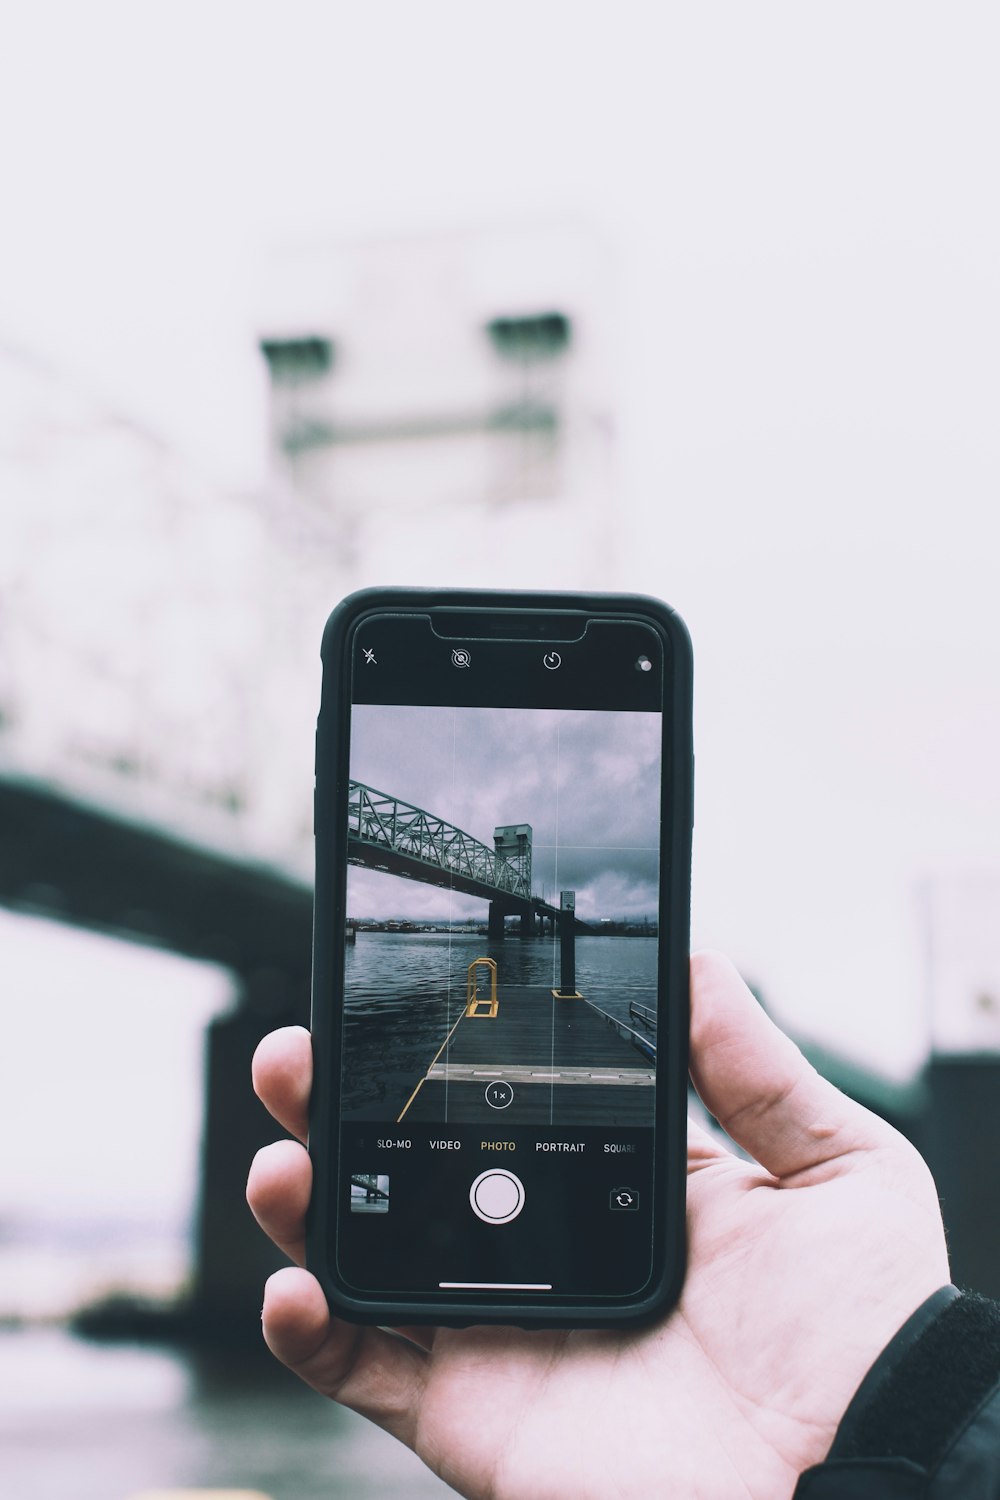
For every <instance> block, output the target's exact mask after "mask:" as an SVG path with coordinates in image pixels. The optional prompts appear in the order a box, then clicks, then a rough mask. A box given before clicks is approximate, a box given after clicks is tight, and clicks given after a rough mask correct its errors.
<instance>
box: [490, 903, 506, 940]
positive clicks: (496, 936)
mask: <svg viewBox="0 0 1000 1500" xmlns="http://www.w3.org/2000/svg"><path fill="white" fill-rule="evenodd" d="M506 915H507V913H506V911H505V910H504V908H503V906H502V905H501V904H500V902H499V901H491V902H490V910H489V916H488V917H487V919H486V932H487V936H488V937H489V938H490V939H491V940H492V941H493V942H498V943H499V942H503V936H504V918H505V916H506Z"/></svg>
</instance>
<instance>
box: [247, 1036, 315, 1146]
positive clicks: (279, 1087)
mask: <svg viewBox="0 0 1000 1500" xmlns="http://www.w3.org/2000/svg"><path fill="white" fill-rule="evenodd" d="M251 1074H252V1077H253V1087H254V1093H255V1094H256V1095H257V1097H258V1099H259V1100H260V1101H261V1103H262V1104H263V1105H264V1106H265V1107H266V1108H267V1109H268V1110H270V1112H271V1114H272V1115H273V1116H274V1118H275V1119H276V1120H277V1122H278V1124H279V1125H283V1126H284V1127H285V1129H286V1130H287V1131H290V1133H291V1134H292V1135H294V1136H297V1137H298V1139H299V1140H300V1141H302V1142H303V1143H304V1142H305V1139H306V1136H307V1134H308V1132H309V1093H310V1090H311V1089H312V1042H311V1040H310V1037H309V1033H308V1031H306V1029H305V1027H304V1026H282V1027H280V1028H279V1029H278V1030H277V1031H271V1032H269V1033H268V1035H267V1036H265V1037H264V1038H263V1039H262V1040H261V1041H260V1042H259V1043H258V1046H257V1050H256V1052H255V1053H254V1055H253V1063H252V1064H251Z"/></svg>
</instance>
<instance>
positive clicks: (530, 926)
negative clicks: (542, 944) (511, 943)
mask: <svg viewBox="0 0 1000 1500" xmlns="http://www.w3.org/2000/svg"><path fill="white" fill-rule="evenodd" d="M537 930H538V929H537V926H536V923H535V913H534V912H533V911H523V912H522V913H521V936H522V937H534V935H535V933H536V931H537Z"/></svg>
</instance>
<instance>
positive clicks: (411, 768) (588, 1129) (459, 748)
mask: <svg viewBox="0 0 1000 1500" xmlns="http://www.w3.org/2000/svg"><path fill="white" fill-rule="evenodd" d="M404 639H405V638H404V637H398V638H396V637H394V636H393V635H392V633H391V632H390V633H389V635H388V638H385V637H383V638H381V639H376V635H375V633H374V632H371V631H369V632H368V634H367V635H365V634H364V632H362V633H361V634H360V635H359V643H358V646H357V648H356V663H355V699H356V701H355V703H354V706H353V708H352V721H351V731H350V761H349V764H350V784H349V787H348V793H347V860H348V878H347V894H346V912H345V916H344V922H345V930H344V939H345V941H344V974H343V983H344V1020H343V1036H342V1043H343V1045H342V1069H341V1080H340V1085H341V1122H342V1123H341V1180H340V1188H341V1190H342V1192H343V1194H344V1195H345V1201H346V1203H347V1204H348V1205H349V1212H348V1213H346V1214H342V1215H341V1217H340V1223H341V1230H340V1236H339V1243H338V1256H339V1261H340V1269H341V1272H342V1274H343V1275H344V1276H345V1278H346V1279H347V1280H348V1281H349V1282H350V1283H352V1284H354V1285H357V1286H359V1287H364V1288H366V1289H372V1290H377V1289H379V1288H383V1289H387V1290H389V1289H392V1290H399V1289H405V1290H409V1291H412V1292H417V1293H420V1292H423V1293H426V1294H427V1295H431V1294H437V1295H440V1294H441V1293H446V1292H448V1291H454V1292H461V1291H463V1290H469V1289H473V1288H475V1289H477V1290H492V1291H495V1292H497V1293H498V1294H503V1293H506V1292H509V1293H515V1292H516V1293H519V1294H524V1293H527V1294H532V1295H534V1294H538V1295H539V1296H540V1297H544V1296H545V1295H546V1294H548V1295H551V1294H552V1293H553V1292H556V1293H561V1294H564V1295H571V1294H572V1295H577V1296H579V1295H587V1294H594V1295H603V1296H607V1295H615V1294H619V1295H622V1296H626V1295H629V1294H633V1293H635V1292H636V1291H637V1290H639V1289H641V1286H642V1285H643V1283H644V1281H645V1280H646V1279H648V1277H649V1274H650V1238H651V1236H650V1223H651V1219H650V1215H651V1211H652V1201H651V1197H652V1189H651V1168H652V1145H653V1122H654V1102H655V1094H656V1090H655V1081H656V1047H657V997H658V964H657V955H658V915H659V864H660V847H659V846H660V785H661V754H662V748H661V747H662V720H661V713H660V710H659V702H660V697H661V685H660V681H659V678H660V673H659V671H658V670H657V668H656V667H655V665H654V657H653V655H652V652H650V653H649V654H645V653H643V652H642V651H639V652H636V651H635V649H634V647H635V640H634V639H633V638H631V637H630V638H629V639H628V640H625V641H623V642H622V650H621V652H620V653H619V655H620V660H619V659H618V656H616V655H615V653H614V652H612V660H611V663H610V670H611V672H612V675H613V674H615V673H618V674H620V675H621V677H622V679H623V681H624V683H625V687H626V689H627V691H625V692H622V693H619V695H618V697H619V699H620V700H624V701H625V702H626V703H627V704H628V706H626V707H620V706H613V707H597V706H593V704H594V700H595V698H596V699H598V700H600V699H601V697H602V696H604V695H603V694H602V692H601V691H600V684H599V683H598V682H596V681H595V680H594V677H593V675H592V672H591V673H588V662H589V666H590V667H591V668H592V669H594V670H597V669H598V667H599V666H600V667H602V668H603V666H604V662H605V657H606V656H607V655H608V652H607V650H603V651H602V652H601V653H600V661H599V662H598V661H597V660H596V659H594V660H591V658H593V657H594V649H593V642H591V643H590V648H589V650H588V647H587V645H586V643H585V644H583V645H579V644H578V645H568V646H564V647H561V648H559V649H558V650H556V649H552V650H546V649H544V648H543V646H542V645H540V644H537V643H531V644H527V643H525V644H521V643H518V644H517V645H511V646H509V647H508V648H507V650H508V655H510V654H511V653H513V654H514V656H515V657H516V660H515V662H514V664H513V665H514V668H515V670H514V672H513V674H512V671H511V663H510V661H507V662H504V661H503V660H502V657H503V648H502V647H500V646H495V645H494V646H490V647H489V648H486V647H484V648H482V649H479V650H477V648H476V645H475V644H474V643H473V644H470V645H455V644H453V643H450V644H444V643H441V642H439V641H433V640H431V641H428V642H426V643H425V648H426V650H427V651H428V652H429V653H431V655H432V656H433V659H434V670H435V679H434V681H435V684H436V685H435V687H434V688H433V690H432V691H428V689H427V687H426V686H425V688H424V693H425V694H426V695H427V696H432V697H435V698H437V699H441V698H443V697H444V696H445V695H446V693H448V688H449V685H450V688H451V691H450V694H448V695H449V696H452V697H454V698H455V699H460V700H464V701H456V702H451V703H448V702H441V701H435V702H430V703H426V702H417V703H413V702H397V701H392V702H378V701H357V700H358V699H359V698H361V697H362V696H364V697H367V698H369V699H371V698H373V697H378V696H380V695H381V694H382V693H385V692H390V691H391V690H392V685H393V684H392V680H390V679H395V682H396V692H395V693H394V694H393V696H403V694H402V693H401V692H400V691H399V686H400V683H399V673H398V671H397V672H391V671H387V672H385V673H384V675H383V676H382V678H381V680H380V679H379V673H380V671H381V669H382V667H383V666H385V665H387V664H388V663H389V661H390V660H391V659H392V653H393V652H397V653H398V652H400V651H401V650H403V649H404ZM406 649H407V654H408V659H409V658H410V653H411V651H412V646H411V645H409V643H407V646H406ZM366 653H367V655H366ZM421 654H422V652H421V651H417V653H416V656H417V660H416V662H413V661H412V660H411V662H410V664H411V667H412V668H413V672H412V675H411V676H409V679H408V680H409V684H410V685H409V687H408V689H407V696H417V695H418V694H419V692H420V689H419V687H418V683H419V680H420V676H421V673H420V671H419V670H418V668H419V666H420V657H421ZM564 658H566V659H568V665H569V666H570V669H571V670H570V671H569V672H566V674H565V676H564V677H563V678H562V679H560V680H559V681H558V684H557V683H556V681H555V679H556V678H557V676H558V674H559V673H560V672H561V671H563V670H564ZM396 665H397V667H398V665H399V663H398V661H397V663H396ZM574 667H575V671H574V670H573V669H574ZM477 670H478V671H479V672H480V674H481V675H480V677H479V679H478V681H477V679H476V678H475V676H474V674H475V673H476V672H477ZM519 674H523V675H521V679H520V686H519V687H516V688H515V687H513V686H512V683H511V678H512V675H513V677H514V681H515V682H517V680H518V676H519ZM498 681H501V682H503V683H504V684H506V686H505V689H504V694H505V695H506V697H508V698H509V697H511V696H515V695H517V696H524V697H525V698H528V699H529V702H528V703H527V704H510V703H503V704H501V705H499V706H498V705H497V704H495V703H491V702H489V701H488V699H489V698H490V697H491V696H496V695H498V687H497V683H498ZM574 683H578V684H579V685H580V686H579V689H578V690H576V691H575V690H574ZM584 684H585V686H584ZM477 696H479V697H482V698H483V699H484V701H483V702H480V703H476V702H475V701H472V702H470V701H468V700H469V699H473V700H474V699H475V698H476V697H477ZM574 699H576V700H583V706H574V702H573V700H574ZM531 700H534V701H531ZM546 700H548V701H546ZM553 700H554V701H553ZM560 700H563V701H560ZM566 700H569V701H568V702H567V701H566ZM614 701H615V700H614V697H612V702H614ZM644 704H654V705H655V706H653V707H644V706H642V705H644ZM633 705H635V706H633ZM390 1183H391V1193H390Z"/></svg>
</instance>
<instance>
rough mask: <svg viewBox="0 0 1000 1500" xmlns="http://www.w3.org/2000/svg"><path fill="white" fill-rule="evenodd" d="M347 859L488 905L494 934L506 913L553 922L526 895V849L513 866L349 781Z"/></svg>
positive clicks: (551, 909) (461, 834)
mask: <svg viewBox="0 0 1000 1500" xmlns="http://www.w3.org/2000/svg"><path fill="white" fill-rule="evenodd" d="M347 858H348V861H349V863H351V864H352V865H364V866H366V867H367V868H368V869H370V870H383V871H385V872H387V873H388V874H390V875H401V876H402V877H403V878H404V879H409V880H422V881H425V882H426V883H427V884H429V885H438V886H444V887H446V888H447V889H449V890H455V891H461V892H462V893H463V894H464V895H467V896H479V897H481V898H482V899H483V900H484V901H489V903H490V926H491V930H493V931H494V932H495V933H496V935H500V933H501V932H502V920H503V917H504V915H506V914H510V913H515V914H519V915H520V916H521V917H522V919H523V920H524V922H526V923H528V924H529V926H530V924H531V923H532V922H533V921H534V920H535V919H544V918H546V917H547V918H549V919H551V920H553V921H554V920H555V919H556V918H557V917H558V915H559V913H558V908H557V907H555V906H552V905H551V904H550V903H549V902H547V901H545V900H543V899H542V897H541V896H533V895H532V893H531V849H530V845H529V847H528V849H527V850H526V852H525V854H524V856H522V857H521V858H520V859H518V860H517V861H514V860H510V859H507V858H505V857H504V855H502V854H498V853H497V851H496V850H495V849H490V848H489V847H488V846H487V845H486V844H484V843H482V842H481V841H480V840H479V839H475V838H473V837H472V835H471V834H469V833H466V832H465V831H464V830H463V829H461V828H456V827H455V826H454V824H452V823H446V822H445V820H444V819H443V818H439V817H436V816H435V814H433V813H429V812H425V811H424V809H423V808H422V807H414V805H413V804H412V803H411V802H404V801H402V800H401V798H399V797H393V796H392V795H391V794H390V793H389V792H380V791H377V790H376V788H375V787H371V786H365V784H364V782H361V781H352V782H351V783H350V785H349V787H348V792H347ZM574 925H575V928H576V930H577V931H578V932H587V931H589V930H590V929H589V928H588V927H587V926H586V925H585V924H584V923H582V922H579V921H577V922H576V923H575V924H574ZM525 930H527V928H526V929H525Z"/></svg>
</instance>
